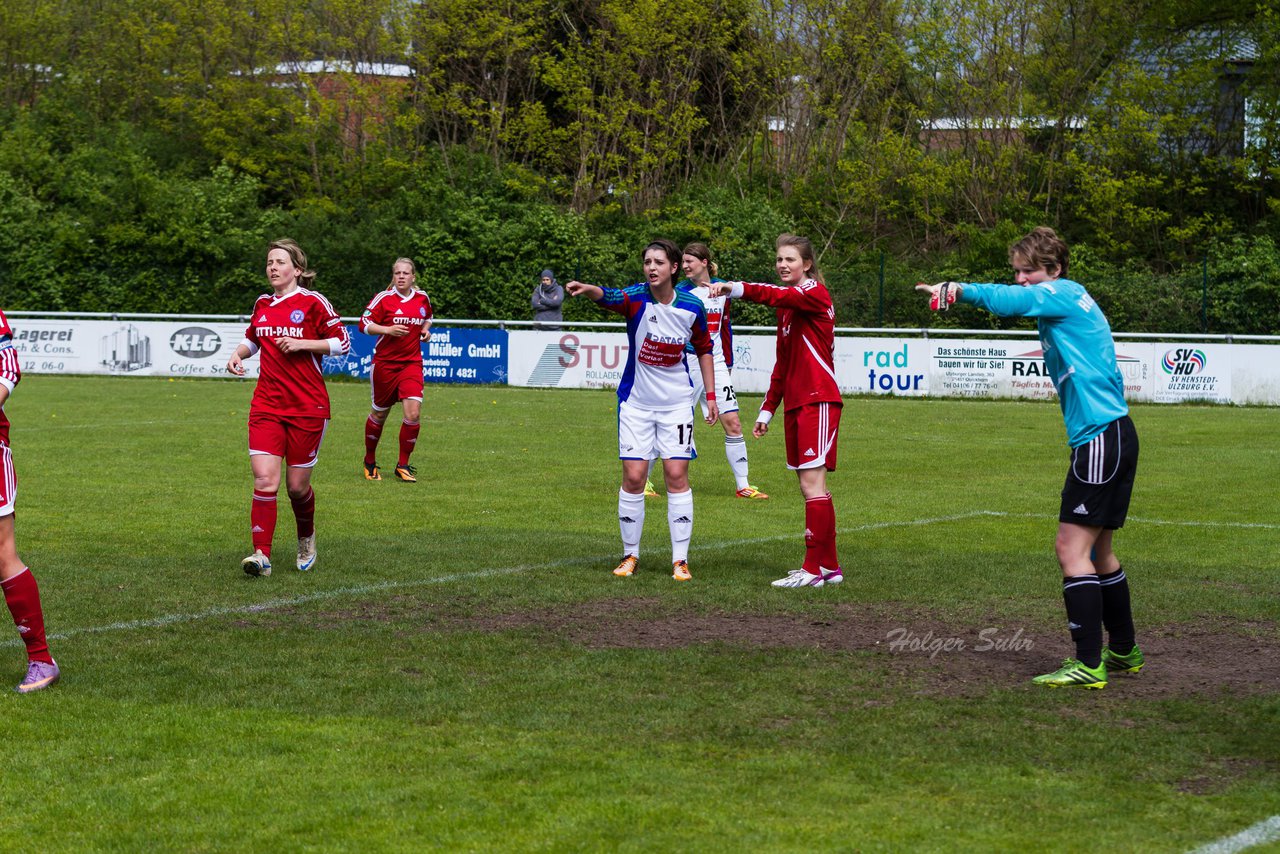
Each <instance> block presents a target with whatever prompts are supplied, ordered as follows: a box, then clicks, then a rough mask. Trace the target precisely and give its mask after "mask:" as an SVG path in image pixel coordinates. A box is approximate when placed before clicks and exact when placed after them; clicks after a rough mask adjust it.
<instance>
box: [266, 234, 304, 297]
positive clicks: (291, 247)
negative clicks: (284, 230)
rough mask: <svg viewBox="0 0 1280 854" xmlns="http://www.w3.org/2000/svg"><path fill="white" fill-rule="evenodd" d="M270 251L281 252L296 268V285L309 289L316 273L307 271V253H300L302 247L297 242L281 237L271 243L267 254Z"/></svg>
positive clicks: (290, 238)
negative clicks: (278, 250) (276, 250)
mask: <svg viewBox="0 0 1280 854" xmlns="http://www.w3.org/2000/svg"><path fill="white" fill-rule="evenodd" d="M272 249H280V250H283V251H284V252H285V253H286V254H287V255H288V256H289V260H290V261H292V262H293V266H294V267H295V268H297V270H298V271H299V272H298V284H299V285H301V286H302V287H304V288H309V287H311V283H312V282H314V281H315V279H316V271H315V270H308V269H307V253H305V252H303V251H302V247H301V246H299V245H298V241H296V240H294V239H293V238H292V237H282V238H280V239H279V240H273V241H271V245H270V246H268V247H267V252H268V253H270V252H271V250H272Z"/></svg>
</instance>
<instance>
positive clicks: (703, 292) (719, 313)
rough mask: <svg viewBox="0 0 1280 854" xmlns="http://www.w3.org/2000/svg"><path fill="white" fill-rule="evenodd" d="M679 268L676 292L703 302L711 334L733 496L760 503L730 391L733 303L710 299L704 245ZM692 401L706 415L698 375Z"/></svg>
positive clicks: (711, 270) (691, 248)
mask: <svg viewBox="0 0 1280 854" xmlns="http://www.w3.org/2000/svg"><path fill="white" fill-rule="evenodd" d="M682 266H683V268H684V274H685V276H686V278H685V279H684V281H682V282H679V283H678V284H677V285H676V288H677V289H678V290H683V291H689V292H690V293H692V294H693V295H694V296H696V297H697V298H698V299H700V300H702V307H703V309H704V310H705V311H706V312H707V331H708V332H709V333H710V334H711V358H712V362H713V365H714V367H715V375H716V386H715V391H716V399H717V400H718V402H719V404H720V426H721V427H723V428H724V455H725V457H726V458H727V459H728V460H729V468H730V469H731V470H732V471H733V479H734V482H735V486H734V489H735V492H734V495H736V496H737V497H739V498H749V499H754V500H763V499H766V498H768V497H769V496H768V495H766V494H764V493H763V492H761V491H760V490H759V489H757V488H756V487H754V486H752V485H751V484H750V483H749V482H748V481H747V470H748V463H747V440H746V439H745V438H744V437H743V435H742V422H741V420H739V418H738V395H737V393H736V392H734V390H733V324H732V323H731V322H730V319H729V313H730V308H731V306H732V302H733V301H732V300H730V299H729V297H727V296H712V295H711V290H710V288H709V286H710V284H711V283H712V282H719V281H722V280H721V279H717V278H714V277H715V274H716V273H717V272H718V270H717V269H716V262H715V261H712V260H711V250H710V249H708V248H707V245H706V244H705V243H690V244H689V245H688V246H686V247H685V248H684V256H683V263H682ZM693 388H694V400H700V401H701V402H702V414H703V415H704V416H705V415H707V414H708V407H707V400H706V397H705V392H706V388H705V387H704V386H703V384H702V376H701V374H698V373H695V374H694V376H693Z"/></svg>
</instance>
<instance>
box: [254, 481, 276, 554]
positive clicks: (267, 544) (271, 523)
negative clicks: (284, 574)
mask: <svg viewBox="0 0 1280 854" xmlns="http://www.w3.org/2000/svg"><path fill="white" fill-rule="evenodd" d="M249 521H250V522H251V523H253V547H254V548H255V549H257V550H258V551H260V552H262V553H263V554H264V555H266V556H267V557H271V538H272V537H274V536H275V535H276V496H275V493H274V492H259V491H258V490H256V489H255V490H254V491H253V506H252V507H251V508H250V509H249Z"/></svg>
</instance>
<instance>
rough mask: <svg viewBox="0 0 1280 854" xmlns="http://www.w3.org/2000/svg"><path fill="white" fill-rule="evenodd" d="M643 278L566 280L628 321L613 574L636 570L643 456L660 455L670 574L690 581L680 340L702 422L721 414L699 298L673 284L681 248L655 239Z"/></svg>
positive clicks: (574, 291) (688, 442)
mask: <svg viewBox="0 0 1280 854" xmlns="http://www.w3.org/2000/svg"><path fill="white" fill-rule="evenodd" d="M641 259H642V261H643V263H644V273H645V278H646V279H647V281H646V282H641V283H640V284H636V285H632V286H631V287H628V288H622V289H617V288H601V287H597V286H596V285H588V284H585V283H583V282H577V281H574V282H569V283H568V284H567V285H566V286H565V289H566V290H568V292H569V294H570V295H571V296H579V295H586V296H587V297H588V298H589V299H591V300H593V301H594V302H595V303H596V304H597V305H599V306H600V307H601V308H604V309H607V310H609V311H614V312H617V313H618V314H621V315H622V316H623V317H625V318H626V321H627V339H628V345H629V346H628V350H627V366H626V369H625V370H624V371H623V373H622V382H621V383H620V384H619V385H618V458H619V459H620V460H622V488H621V489H620V490H619V491H618V527H619V529H620V531H621V534H622V552H623V558H622V562H621V563H619V564H618V567H617V568H616V569H615V570H614V571H613V574H614V575H616V576H619V577H623V578H626V577H630V576H631V575H633V574H635V571H636V568H637V566H638V564H639V558H640V535H641V533H642V532H643V531H644V483H645V479H646V477H647V476H648V473H649V460H651V459H655V458H657V457H661V458H662V470H663V474H664V475H665V477H666V481H667V526H668V528H669V530H670V532H671V567H672V571H671V577H672V578H674V579H675V580H676V581H688V580H690V579H691V578H692V576H691V575H690V573H689V541H690V539H691V538H692V536H693V490H692V489H690V488H689V460H691V459H693V458H694V457H696V456H697V452H696V451H695V449H694V443H693V381H692V379H691V377H690V369H689V363H688V360H687V358H686V356H685V345H686V344H688V343H692V344H693V349H694V352H695V353H696V354H697V357H698V370H699V371H700V372H701V374H702V382H703V384H704V385H705V386H706V387H707V389H708V391H707V406H708V411H707V416H706V421H707V424H715V423H716V420H717V419H718V418H719V416H720V411H719V407H718V405H717V403H716V394H715V374H714V371H713V368H712V360H711V335H710V333H709V332H708V331H707V315H706V312H705V311H704V310H703V308H702V301H701V300H699V299H698V298H696V297H695V296H693V295H692V294H689V293H686V292H684V291H678V290H676V288H675V275H676V271H677V270H679V269H680V249H679V248H678V247H677V246H676V245H675V244H674V243H672V242H671V241H670V240H655V241H653V242H652V243H650V244H649V245H648V246H646V247H645V248H644V252H643V254H642V255H641Z"/></svg>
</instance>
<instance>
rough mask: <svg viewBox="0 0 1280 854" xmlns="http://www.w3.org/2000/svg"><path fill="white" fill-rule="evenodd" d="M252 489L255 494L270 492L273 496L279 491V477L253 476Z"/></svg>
mask: <svg viewBox="0 0 1280 854" xmlns="http://www.w3.org/2000/svg"><path fill="white" fill-rule="evenodd" d="M253 488H254V490H255V491H256V492H270V493H271V494H272V495H274V494H275V493H276V492H278V491H279V490H280V476H279V475H275V476H274V477H273V476H271V475H256V474H255V475H254V476H253Z"/></svg>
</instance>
